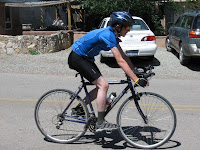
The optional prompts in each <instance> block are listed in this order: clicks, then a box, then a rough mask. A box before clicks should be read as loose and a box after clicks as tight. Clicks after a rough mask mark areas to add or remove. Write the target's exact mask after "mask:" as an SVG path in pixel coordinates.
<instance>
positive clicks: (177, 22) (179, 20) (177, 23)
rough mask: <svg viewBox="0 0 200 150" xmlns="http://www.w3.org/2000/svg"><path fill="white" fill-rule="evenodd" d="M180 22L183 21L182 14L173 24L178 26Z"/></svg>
mask: <svg viewBox="0 0 200 150" xmlns="http://www.w3.org/2000/svg"><path fill="white" fill-rule="evenodd" d="M182 22H183V16H181V17H179V18H178V20H177V21H176V23H175V26H177V27H180V26H181V23H182Z"/></svg>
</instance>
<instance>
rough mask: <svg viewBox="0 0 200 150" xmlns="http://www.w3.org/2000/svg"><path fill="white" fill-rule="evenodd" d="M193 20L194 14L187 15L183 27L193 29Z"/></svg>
mask: <svg viewBox="0 0 200 150" xmlns="http://www.w3.org/2000/svg"><path fill="white" fill-rule="evenodd" d="M193 20H194V17H193V16H187V17H185V22H184V23H183V27H184V28H186V29H191V27H192V22H193Z"/></svg>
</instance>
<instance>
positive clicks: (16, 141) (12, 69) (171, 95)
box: [0, 48, 200, 150]
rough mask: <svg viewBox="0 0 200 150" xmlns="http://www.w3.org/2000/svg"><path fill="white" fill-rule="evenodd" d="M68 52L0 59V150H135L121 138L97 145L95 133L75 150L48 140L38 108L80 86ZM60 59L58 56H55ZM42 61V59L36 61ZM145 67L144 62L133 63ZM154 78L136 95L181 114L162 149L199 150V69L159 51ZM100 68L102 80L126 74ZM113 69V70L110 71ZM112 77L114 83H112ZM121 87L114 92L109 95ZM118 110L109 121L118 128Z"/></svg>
mask: <svg viewBox="0 0 200 150" xmlns="http://www.w3.org/2000/svg"><path fill="white" fill-rule="evenodd" d="M67 54H68V52H61V53H58V56H57V57H54V54H48V55H42V56H26V55H17V56H5V55H0V108H1V109H0V114H1V117H0V133H1V136H0V141H1V142H0V149H5V150H22V149H25V150H29V149H31V150H35V149H40V150H55V149H59V150H62V149H63V150H71V149H80V150H90V149H97V150H101V149H133V148H132V147H131V146H129V145H127V143H126V142H125V141H124V140H122V139H121V138H120V136H119V134H118V132H113V133H112V134H110V135H105V137H106V138H105V140H106V141H107V143H105V144H104V145H97V144H95V138H96V136H94V135H93V134H92V133H91V132H87V133H86V136H85V137H83V139H81V140H79V141H78V142H76V143H74V144H57V143H51V142H48V141H45V140H44V137H43V136H42V134H41V133H40V132H39V130H38V129H37V127H36V124H35V121H34V107H35V104H36V102H37V100H38V99H39V98H40V96H41V95H42V94H44V93H45V92H47V91H48V90H51V89H56V88H66V89H71V90H72V91H74V90H76V87H77V86H78V85H79V84H80V83H79V82H80V80H79V79H77V78H75V77H74V72H73V71H71V70H69V69H68V68H67V67H66V63H67V59H66V55H67ZM56 55H57V54H56ZM49 56H50V57H49ZM38 58H39V59H38ZM134 63H135V64H136V65H141V64H142V65H144V64H145V63H144V61H136V62H134ZM148 63H150V64H152V65H154V66H155V73H156V76H155V77H154V78H153V79H152V80H151V81H150V86H149V87H147V88H145V89H143V88H139V89H138V91H151V92H155V93H159V94H160V95H162V96H164V97H165V98H167V99H168V100H169V101H170V102H171V103H172V105H173V106H174V108H175V111H176V114H177V121H178V122H177V128H176V131H175V134H174V135H173V137H172V138H171V140H170V141H169V142H168V143H166V144H165V145H163V146H162V147H161V148H162V149H172V150H188V149H192V150H198V149H199V146H200V144H199V135H200V130H199V128H200V102H199V100H200V98H199V91H200V86H199V85H200V64H199V62H198V61H196V62H195V63H193V64H191V65H189V66H181V65H180V63H179V61H178V59H177V57H176V54H172V53H168V52H166V50H164V49H163V48H161V49H158V51H157V53H156V56H155V59H154V61H153V62H146V64H148ZM97 64H98V66H99V67H100V70H102V73H103V75H104V77H105V78H106V79H107V80H110V79H113V78H114V79H122V78H123V77H124V74H123V73H122V72H121V70H120V69H119V68H118V67H117V65H116V63H114V62H112V61H111V62H108V63H106V64H101V63H99V57H98V58H97ZM110 68H112V69H110ZM111 77H112V78H111ZM121 88H122V87H119V86H112V87H110V89H109V92H111V91H116V92H119V91H120V89H121ZM116 113H117V108H116V109H114V110H113V111H111V113H110V114H109V115H108V116H107V118H106V119H107V120H108V121H111V122H113V123H115V118H116Z"/></svg>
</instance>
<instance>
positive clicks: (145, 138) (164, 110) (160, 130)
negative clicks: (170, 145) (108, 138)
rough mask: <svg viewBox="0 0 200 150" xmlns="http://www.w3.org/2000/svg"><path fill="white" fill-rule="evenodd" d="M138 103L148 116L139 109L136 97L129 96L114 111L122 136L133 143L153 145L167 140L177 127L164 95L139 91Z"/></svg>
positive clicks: (135, 144) (133, 144)
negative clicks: (116, 111)
mask: <svg viewBox="0 0 200 150" xmlns="http://www.w3.org/2000/svg"><path fill="white" fill-rule="evenodd" d="M139 95H140V100H138V103H139V106H140V108H141V110H142V112H143V113H144V116H145V117H146V118H147V121H146V123H145V121H144V119H143V118H142V116H141V115H140V113H139V112H138V110H137V108H136V105H135V101H134V99H133V98H132V97H130V98H128V99H127V100H126V101H125V102H124V103H123V104H122V105H121V107H120V109H119V111H118V114H117V124H118V125H119V132H120V134H121V136H122V137H123V138H124V139H125V140H126V141H127V142H128V143H129V144H131V145H132V146H135V147H137V148H142V149H152V148H156V147H159V146H161V145H163V144H164V143H166V142H167V141H168V140H169V139H170V138H171V136H172V135H173V133H174V131H175V128H176V121H177V120H176V114H175V111H174V109H173V107H172V105H171V104H170V103H169V102H168V100H166V99H165V98H164V97H162V96H160V95H158V94H155V93H150V92H145V93H139Z"/></svg>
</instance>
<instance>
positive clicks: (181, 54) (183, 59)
mask: <svg viewBox="0 0 200 150" xmlns="http://www.w3.org/2000/svg"><path fill="white" fill-rule="evenodd" d="M183 51H184V49H183V46H182V44H180V52H179V60H180V63H181V64H182V65H187V64H188V63H189V60H190V57H188V56H185V54H184V52H183Z"/></svg>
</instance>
